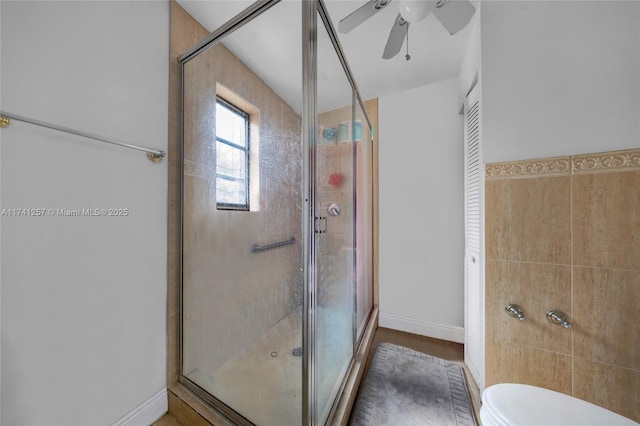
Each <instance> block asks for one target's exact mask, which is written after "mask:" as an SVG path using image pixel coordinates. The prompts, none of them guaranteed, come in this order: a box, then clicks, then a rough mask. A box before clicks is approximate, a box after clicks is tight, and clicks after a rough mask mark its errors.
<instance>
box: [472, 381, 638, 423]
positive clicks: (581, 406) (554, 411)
mask: <svg viewBox="0 0 640 426" xmlns="http://www.w3.org/2000/svg"><path fill="white" fill-rule="evenodd" d="M482 408H483V410H487V411H488V413H487V414H489V415H490V416H491V417H492V419H493V420H495V421H496V422H497V423H498V424H500V425H505V426H534V425H540V426H573V425H575V426H614V425H615V426H618V425H620V426H623V425H635V426H637V425H638V423H636V422H634V421H633V420H630V419H628V418H626V417H623V416H621V415H619V414H616V413H614V412H612V411H609V410H606V409H604V408H602V407H599V406H597V405H594V404H591V403H589V402H586V401H583V400H581V399H577V398H574V397H572V396H569V395H565V394H563V393H559V392H555V391H552V390H549V389H543V388H539V387H536V386H529V385H522V384H515V383H501V384H499V385H493V386H489V387H488V388H487V389H485V391H484V392H483V393H482Z"/></svg>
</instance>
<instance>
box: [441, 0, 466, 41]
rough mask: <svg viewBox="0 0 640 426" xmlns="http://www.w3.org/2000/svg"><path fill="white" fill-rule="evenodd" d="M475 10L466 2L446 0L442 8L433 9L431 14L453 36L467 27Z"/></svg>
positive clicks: (464, 0) (463, 0)
mask: <svg viewBox="0 0 640 426" xmlns="http://www.w3.org/2000/svg"><path fill="white" fill-rule="evenodd" d="M475 12H476V8H475V7H473V5H472V4H471V3H470V2H469V1H467V0H448V1H447V2H446V3H445V4H444V5H443V6H442V7H436V8H435V9H433V14H434V15H436V18H438V20H439V21H440V22H441V23H442V25H443V26H444V27H445V28H446V29H447V31H449V34H451V35H454V34H455V33H457V32H458V31H460V30H461V29H463V28H464V27H466V26H467V24H468V23H469V21H470V20H471V18H472V17H473V14H474V13H475Z"/></svg>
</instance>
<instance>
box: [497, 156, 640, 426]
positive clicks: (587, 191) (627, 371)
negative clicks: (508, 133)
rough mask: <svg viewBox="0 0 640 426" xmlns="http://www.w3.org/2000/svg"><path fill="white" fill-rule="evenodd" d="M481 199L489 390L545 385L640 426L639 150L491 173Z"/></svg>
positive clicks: (510, 166)
mask: <svg viewBox="0 0 640 426" xmlns="http://www.w3.org/2000/svg"><path fill="white" fill-rule="evenodd" d="M485 189H486V199H485V206H486V207H485V208H486V224H485V226H486V227H485V232H486V264H485V271H486V333H487V335H486V336H487V346H486V357H487V365H486V380H487V386H489V385H492V384H495V383H503V382H516V383H526V384H531V385H536V386H542V387H546V388H549V389H554V390H557V391H560V392H564V393H566V394H569V395H574V396H576V397H578V398H581V399H584V400H587V401H589V402H592V403H595V404H598V405H601V406H603V407H605V408H608V409H610V410H612V411H615V412H618V413H620V414H622V415H624V416H627V417H629V418H632V419H634V420H635V421H640V321H639V320H638V318H639V317H640V150H629V151H616V152H607V153H598V154H586V155H576V156H567V157H557V158H548V159H540V160H531V161H518V162H510V163H496V164H488V165H487V166H486V180H485ZM509 303H517V304H519V305H521V306H522V307H523V308H524V309H525V314H526V320H525V321H519V320H517V319H515V318H512V317H510V316H508V315H507V314H506V313H505V311H504V308H505V306H506V305H507V304H509ZM550 309H558V310H561V311H563V312H565V313H566V314H567V315H568V317H569V319H570V320H571V322H572V323H573V328H571V329H564V328H562V327H560V326H557V325H554V324H552V323H550V322H548V321H547V320H546V317H545V313H546V312H547V311H548V310H550Z"/></svg>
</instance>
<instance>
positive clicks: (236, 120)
mask: <svg viewBox="0 0 640 426" xmlns="http://www.w3.org/2000/svg"><path fill="white" fill-rule="evenodd" d="M216 153H217V157H216V205H217V207H218V209H229V210H249V114H248V113H246V112H245V111H243V110H241V109H240V108H238V107H236V106H234V105H232V104H231V103H229V102H227V101H225V100H224V99H222V98H221V97H219V96H218V97H217V98H216Z"/></svg>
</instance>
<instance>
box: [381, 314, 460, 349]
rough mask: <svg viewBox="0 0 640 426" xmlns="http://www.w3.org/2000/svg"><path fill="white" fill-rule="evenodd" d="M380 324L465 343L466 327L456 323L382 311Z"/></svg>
mask: <svg viewBox="0 0 640 426" xmlns="http://www.w3.org/2000/svg"><path fill="white" fill-rule="evenodd" d="M379 325H380V327H385V328H392V329H394V330H399V331H406V332H407V333H413V334H419V335H421V336H427V337H433V338H434V339H440V340H447V341H450V342H456V343H464V327H459V326H456V325H444V324H435V323H432V322H429V321H423V320H419V319H415V318H408V317H404V316H401V315H396V314H390V313H387V312H380V317H379Z"/></svg>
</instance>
